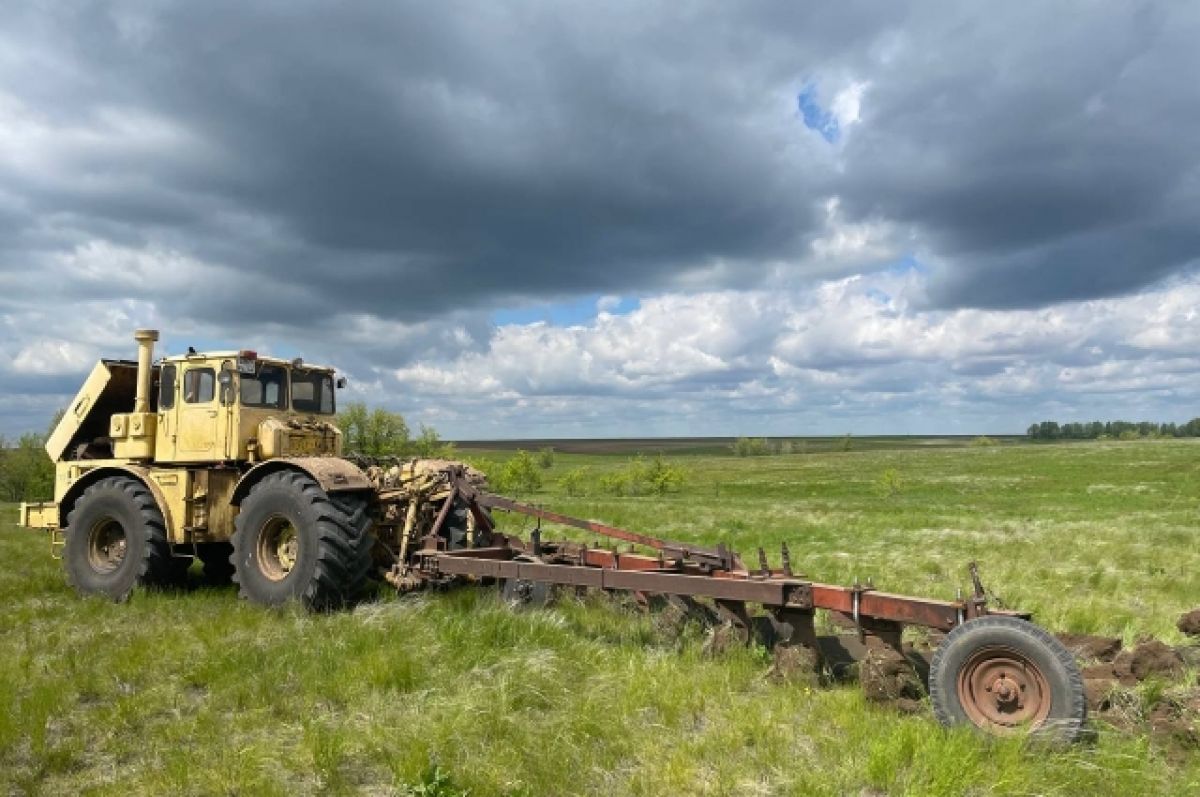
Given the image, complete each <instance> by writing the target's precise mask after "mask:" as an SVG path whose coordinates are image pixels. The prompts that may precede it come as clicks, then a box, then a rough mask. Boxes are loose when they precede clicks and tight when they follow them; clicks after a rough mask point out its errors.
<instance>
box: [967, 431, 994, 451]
mask: <svg viewBox="0 0 1200 797" xmlns="http://www.w3.org/2000/svg"><path fill="white" fill-rule="evenodd" d="M971 445H973V446H975V447H976V448H989V447H991V446H994V445H997V443H996V440H995V439H994V438H991V437H988V436H987V435H985V434H981V435H979V437H976V438H975V439H974V440H972V441H971Z"/></svg>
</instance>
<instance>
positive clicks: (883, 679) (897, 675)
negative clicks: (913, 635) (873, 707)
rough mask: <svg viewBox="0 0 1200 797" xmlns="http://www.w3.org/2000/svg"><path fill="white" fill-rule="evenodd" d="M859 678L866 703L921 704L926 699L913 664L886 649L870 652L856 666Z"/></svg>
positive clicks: (893, 651) (895, 652)
mask: <svg viewBox="0 0 1200 797" xmlns="http://www.w3.org/2000/svg"><path fill="white" fill-rule="evenodd" d="M858 677H859V681H860V682H861V683H862V688H863V692H865V693H866V695H867V699H868V700H871V701H874V702H877V703H885V702H888V703H890V702H898V701H900V700H903V699H908V700H920V699H921V698H922V697H924V695H925V689H924V686H923V685H922V684H921V679H920V678H919V677H918V676H917V672H916V670H914V669H913V665H912V662H910V661H909V660H908V659H907V658H905V657H904V656H903V655H901V654H900V653H899V652H897V651H895V650H891V649H889V648H885V647H879V648H875V649H872V650H869V651H868V652H867V655H866V657H865V658H863V660H862V663H861V664H860V666H859V671H858Z"/></svg>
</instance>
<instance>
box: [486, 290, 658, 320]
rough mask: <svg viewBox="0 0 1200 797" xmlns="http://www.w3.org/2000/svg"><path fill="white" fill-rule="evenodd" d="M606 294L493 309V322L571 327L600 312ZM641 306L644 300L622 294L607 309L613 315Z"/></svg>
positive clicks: (622, 313) (628, 311) (623, 313)
mask: <svg viewBox="0 0 1200 797" xmlns="http://www.w3.org/2000/svg"><path fill="white" fill-rule="evenodd" d="M602 298H603V296H602V294H598V293H593V294H588V295H587V296H583V297H580V298H579V299H575V300H573V301H569V302H547V303H544V304H535V305H528V306H525V307H517V308H513V309H507V310H497V311H496V312H494V313H492V323H493V324H495V325H496V326H503V325H505V324H534V323H537V322H538V321H545V322H546V323H548V324H552V325H553V326H556V327H567V326H571V325H573V324H584V323H587V322H588V321H591V320H592V319H593V318H595V317H596V316H597V314H598V312H599V310H598V309H597V305H598V304H599V302H600V300H601V299H602ZM639 306H640V302H638V300H637V299H635V298H632V297H620V298H618V299H617V301H616V303H615V304H614V305H612V306H609V307H606V308H605V312H608V313H610V314H612V315H625V314H626V313H631V312H633V311H634V310H636V309H637V308H638V307H639Z"/></svg>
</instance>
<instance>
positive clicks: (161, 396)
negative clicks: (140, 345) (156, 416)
mask: <svg viewBox="0 0 1200 797" xmlns="http://www.w3.org/2000/svg"><path fill="white" fill-rule="evenodd" d="M174 406H175V366H173V365H164V366H163V367H162V370H161V371H160V372H159V377H158V408H159V409H160V410H169V409H171V408H172V407H174Z"/></svg>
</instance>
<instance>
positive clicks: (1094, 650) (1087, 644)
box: [1058, 634, 1121, 661]
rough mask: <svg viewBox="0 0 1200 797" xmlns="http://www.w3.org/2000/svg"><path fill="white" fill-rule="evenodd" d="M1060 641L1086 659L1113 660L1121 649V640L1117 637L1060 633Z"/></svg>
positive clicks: (1078, 656) (1080, 657) (1079, 656)
mask: <svg viewBox="0 0 1200 797" xmlns="http://www.w3.org/2000/svg"><path fill="white" fill-rule="evenodd" d="M1058 641H1059V642H1061V643H1063V646H1064V647H1065V648H1066V649H1067V650H1069V651H1071V652H1072V653H1074V654H1075V657H1076V658H1079V659H1083V660H1084V661H1092V660H1095V661H1112V660H1113V659H1114V658H1116V655H1117V654H1118V653H1119V652H1120V651H1121V640H1120V639H1118V638H1116V637H1107V636H1092V635H1090V634H1058Z"/></svg>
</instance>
